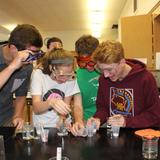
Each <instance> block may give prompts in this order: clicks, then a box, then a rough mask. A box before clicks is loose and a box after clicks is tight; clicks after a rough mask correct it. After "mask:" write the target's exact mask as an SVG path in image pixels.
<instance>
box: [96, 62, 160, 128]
mask: <svg viewBox="0 0 160 160" xmlns="http://www.w3.org/2000/svg"><path fill="white" fill-rule="evenodd" d="M126 62H127V64H128V65H130V66H131V67H132V70H131V71H130V72H129V74H128V75H127V76H126V77H125V78H124V79H123V80H122V81H116V82H112V81H111V80H110V79H109V78H105V77H104V76H103V75H102V76H101V77H100V79H99V89H98V96H97V112H96V113H95V115H94V117H97V118H100V120H101V123H102V124H103V123H105V122H106V120H107V119H108V117H110V116H112V115H114V114H122V115H123V116H124V117H125V119H126V127H132V128H146V127H152V126H158V125H160V100H159V96H158V88H157V86H156V81H155V79H154V77H153V75H152V74H151V73H150V72H149V71H148V70H147V69H146V66H145V65H144V64H143V63H141V62H140V61H137V60H131V59H128V60H126Z"/></svg>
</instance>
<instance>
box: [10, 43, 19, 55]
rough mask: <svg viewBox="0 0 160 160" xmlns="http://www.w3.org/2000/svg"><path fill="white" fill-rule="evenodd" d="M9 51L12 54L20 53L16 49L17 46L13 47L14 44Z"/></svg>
mask: <svg viewBox="0 0 160 160" xmlns="http://www.w3.org/2000/svg"><path fill="white" fill-rule="evenodd" d="M9 49H10V52H12V53H15V52H16V53H17V52H18V49H17V48H16V46H15V45H13V44H11V45H10V46H9Z"/></svg>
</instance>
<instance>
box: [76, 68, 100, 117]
mask: <svg viewBox="0 0 160 160" xmlns="http://www.w3.org/2000/svg"><path fill="white" fill-rule="evenodd" d="M76 73H77V81H78V85H79V88H80V91H81V95H82V103H83V112H84V115H83V117H84V119H85V120H87V119H88V118H90V117H92V116H93V115H94V113H95V112H96V98H97V91H98V79H99V76H100V74H99V73H98V72H97V71H92V72H89V71H88V70H86V69H83V68H78V69H77V71H76Z"/></svg>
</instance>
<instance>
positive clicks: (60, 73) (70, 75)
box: [54, 69, 76, 81]
mask: <svg viewBox="0 0 160 160" xmlns="http://www.w3.org/2000/svg"><path fill="white" fill-rule="evenodd" d="M54 74H55V76H56V77H57V78H58V79H66V80H68V81H71V80H74V79H75V77H76V75H75V73H74V72H71V73H64V72H63V71H62V70H57V69H54Z"/></svg>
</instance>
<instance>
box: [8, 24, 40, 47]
mask: <svg viewBox="0 0 160 160" xmlns="http://www.w3.org/2000/svg"><path fill="white" fill-rule="evenodd" d="M8 44H9V45H11V44H13V45H15V46H16V48H17V49H18V50H24V49H26V47H27V46H30V45H32V46H35V47H39V48H41V47H42V45H43V40H42V36H41V34H40V33H39V31H38V30H37V29H36V27H35V26H33V25H30V24H21V25H17V27H16V28H14V29H13V31H12V32H11V34H10V37H9V40H8Z"/></svg>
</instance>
